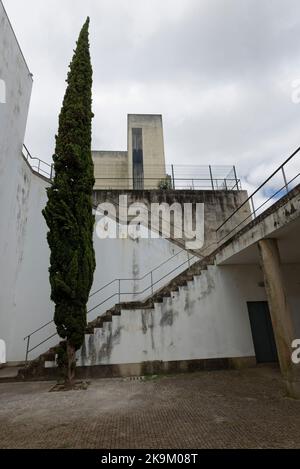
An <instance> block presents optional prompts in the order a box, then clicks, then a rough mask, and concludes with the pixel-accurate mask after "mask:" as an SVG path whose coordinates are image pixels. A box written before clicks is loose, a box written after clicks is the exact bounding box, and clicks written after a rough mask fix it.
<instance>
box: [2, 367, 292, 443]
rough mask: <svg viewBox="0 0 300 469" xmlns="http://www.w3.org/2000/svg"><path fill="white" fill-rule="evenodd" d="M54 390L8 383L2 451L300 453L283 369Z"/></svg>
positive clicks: (119, 381)
mask: <svg viewBox="0 0 300 469" xmlns="http://www.w3.org/2000/svg"><path fill="white" fill-rule="evenodd" d="M53 384H54V383H49V382H48V383H45V382H44V383H25V384H23V383H9V384H0V447H1V448H105V449H112V448H155V449H158V448H174V449H175V448H196V449H198V448H199V449H200V448H214V447H217V448H300V401H294V400H292V399H288V398H286V397H285V395H284V389H283V387H282V383H281V379H280V374H279V372H278V370H277V369H272V368H265V367H263V368H256V369H251V370H243V371H214V372H201V373H195V374H186V375H177V376H170V377H159V378H155V377H154V378H153V379H147V380H145V381H139V380H122V379H114V380H97V381H96V380H95V381H92V383H91V385H90V387H89V388H88V390H86V391H71V392H63V393H62V392H60V393H57V392H56V393H53V392H52V393H50V392H49V390H50V389H51V387H52V386H53Z"/></svg>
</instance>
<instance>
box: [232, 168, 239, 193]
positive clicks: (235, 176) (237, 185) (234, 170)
mask: <svg viewBox="0 0 300 469" xmlns="http://www.w3.org/2000/svg"><path fill="white" fill-rule="evenodd" d="M233 172H234V178H235V182H236V188H237V190H239V181H238V178H237V172H236V167H235V166H234V167H233Z"/></svg>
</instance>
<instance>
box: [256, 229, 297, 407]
mask: <svg viewBox="0 0 300 469" xmlns="http://www.w3.org/2000/svg"><path fill="white" fill-rule="evenodd" d="M258 246H259V251H260V259H261V266H262V269H263V272H264V278H265V286H266V293H267V298H268V303H269V309H270V314H271V319H272V324H273V330H274V335H275V341H276V345H277V352H278V358H279V364H280V369H281V372H282V375H283V378H284V380H285V384H286V388H287V392H288V395H289V396H290V397H294V398H298V399H300V369H299V365H298V366H297V365H295V364H293V362H292V352H293V349H292V342H293V340H294V339H295V338H296V337H295V335H294V334H295V333H294V326H293V320H292V316H291V310H290V307H289V304H288V302H287V297H286V292H285V288H284V282H283V276H282V271H281V263H280V256H279V249H278V245H277V241H276V239H270V238H269V239H262V240H260V241H259V243H258Z"/></svg>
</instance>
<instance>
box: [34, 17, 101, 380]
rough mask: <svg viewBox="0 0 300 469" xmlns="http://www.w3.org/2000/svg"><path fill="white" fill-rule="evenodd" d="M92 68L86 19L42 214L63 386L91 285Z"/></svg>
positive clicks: (83, 322)
mask: <svg viewBox="0 0 300 469" xmlns="http://www.w3.org/2000/svg"><path fill="white" fill-rule="evenodd" d="M92 73H93V72H92V66H91V59H90V51H89V18H87V21H86V23H85V24H84V26H83V28H82V30H81V32H80V35H79V39H78V41H77V46H76V50H75V51H74V55H73V59H72V61H71V64H70V68H69V72H68V77H67V80H66V81H67V89H66V93H65V96H64V100H63V105H62V109H61V113H60V116H59V129H58V134H57V136H56V148H55V155H54V156H53V161H54V171H55V176H54V180H53V184H52V186H51V187H50V188H48V190H47V194H48V202H47V205H46V208H45V209H44V210H43V215H44V217H45V220H46V223H47V225H48V228H49V232H48V235H47V240H48V244H49V247H50V251H51V255H50V268H49V273H50V284H51V300H52V301H53V302H54V303H55V314H54V322H55V324H56V327H57V332H58V334H59V336H60V337H61V338H63V339H64V348H65V352H66V365H67V374H66V383H68V384H69V385H70V386H72V384H73V380H74V377H75V367H76V359H75V353H76V350H78V349H79V348H80V347H81V345H82V344H83V341H84V335H85V328H86V314H87V308H86V305H87V302H88V298H89V293H90V289H91V287H92V283H93V275H94V270H95V254H94V248H93V228H94V216H93V212H92V191H93V186H94V182H95V181H94V167H93V161H92V156H91V128H92V125H91V124H92V118H93V113H92Z"/></svg>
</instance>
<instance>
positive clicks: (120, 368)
mask: <svg viewBox="0 0 300 469" xmlns="http://www.w3.org/2000/svg"><path fill="white" fill-rule="evenodd" d="M255 365H256V359H255V357H253V356H250V357H231V358H210V359H198V360H179V361H169V362H163V361H153V362H144V363H126V364H119V365H95V366H80V367H77V368H76V377H77V378H79V379H103V378H128V377H135V376H147V375H161V374H175V373H176V374H177V373H191V372H196V371H214V370H232V369H241V368H249V367H253V366H255ZM58 377H59V370H58V368H44V369H43V370H41V373H40V374H35V375H34V376H32V377H30V376H27V377H25V378H24V381H41V380H53V379H56V378H58ZM19 381H22V379H21V378H20V377H19Z"/></svg>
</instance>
